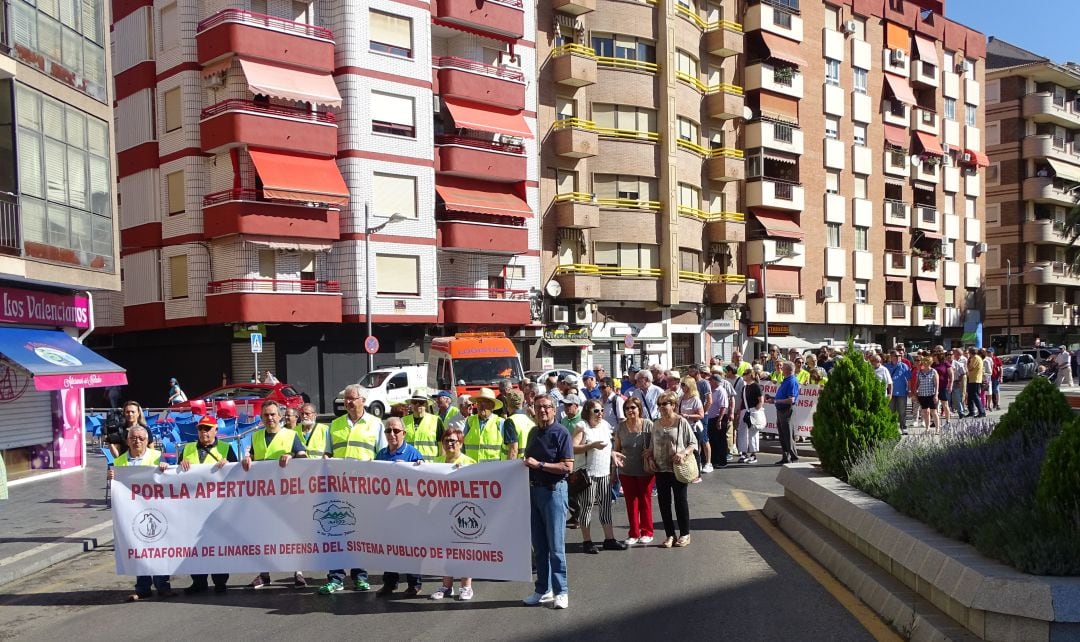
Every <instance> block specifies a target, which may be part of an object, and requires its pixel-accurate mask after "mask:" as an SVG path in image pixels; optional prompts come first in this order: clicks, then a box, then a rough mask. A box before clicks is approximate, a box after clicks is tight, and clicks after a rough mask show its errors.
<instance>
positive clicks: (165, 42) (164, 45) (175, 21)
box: [160, 2, 180, 51]
mask: <svg viewBox="0 0 1080 642" xmlns="http://www.w3.org/2000/svg"><path fill="white" fill-rule="evenodd" d="M160 19H161V39H160V42H161V50H162V51H169V50H170V49H173V48H175V47H179V46H180V14H179V12H178V11H177V9H176V3H175V2H174V3H172V4H169V5H165V6H164V7H162V8H161V13H160Z"/></svg>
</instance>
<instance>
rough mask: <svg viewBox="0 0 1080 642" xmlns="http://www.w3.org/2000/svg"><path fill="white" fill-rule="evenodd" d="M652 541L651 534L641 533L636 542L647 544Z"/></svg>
mask: <svg viewBox="0 0 1080 642" xmlns="http://www.w3.org/2000/svg"><path fill="white" fill-rule="evenodd" d="M652 542H653V536H652V535H642V536H641V537H639V538H638V543H639V544H646V545H648V544H652Z"/></svg>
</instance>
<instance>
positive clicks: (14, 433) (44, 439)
mask: <svg viewBox="0 0 1080 642" xmlns="http://www.w3.org/2000/svg"><path fill="white" fill-rule="evenodd" d="M8 367H9V368H10V373H9V374H6V375H5V378H6V379H7V381H8V382H9V383H10V385H11V386H12V390H13V391H19V390H22V394H20V395H18V396H17V397H12V398H10V399H5V401H4V403H3V404H0V450H9V449H12V448H23V447H25V446H36V445H38V444H49V443H52V441H53V425H52V417H53V415H52V393H51V392H49V391H47V390H36V389H35V388H34V384H33V382H32V381H30V373H29V372H27V371H25V370H23V369H22V368H19V367H16V366H8ZM23 384H25V388H24V387H23Z"/></svg>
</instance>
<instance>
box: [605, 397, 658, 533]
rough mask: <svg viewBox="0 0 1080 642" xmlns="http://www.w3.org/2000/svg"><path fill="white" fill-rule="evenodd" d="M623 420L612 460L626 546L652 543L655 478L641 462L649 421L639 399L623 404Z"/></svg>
mask: <svg viewBox="0 0 1080 642" xmlns="http://www.w3.org/2000/svg"><path fill="white" fill-rule="evenodd" d="M623 413H625V415H626V419H623V420H622V421H620V422H619V425H618V426H616V428H615V449H614V451H612V454H611V458H612V459H613V460H614V461H615V465H616V466H618V467H619V479H621V480H622V487H623V499H625V500H626V519H627V521H629V523H630V533H629V536H628V537H627V538H626V539H625V540H624V543H625V544H626V545H628V546H633V545H634V544H651V543H652V541H653V517H652V492H653V488H654V486H653V484H654V483H655V481H656V480H655V478H654V477H653V475H652V473H650V472H647V471H646V470H645V465H644V461H643V459H642V457H643V455H644V453H645V447H646V445H647V443H648V441H649V431H651V430H652V425H653V424H652V421H650V420H648V419H646V418H645V412H644V411H643V409H642V406H641V400H640V399H638V398H637V397H630V398H629V399H627V400H626V403H625V404H624V405H623Z"/></svg>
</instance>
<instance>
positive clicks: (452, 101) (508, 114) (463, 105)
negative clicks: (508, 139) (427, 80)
mask: <svg viewBox="0 0 1080 642" xmlns="http://www.w3.org/2000/svg"><path fill="white" fill-rule="evenodd" d="M442 101H443V103H444V104H445V105H446V106H447V108H449V109H450V115H451V116H452V117H453V119H454V125H455V126H457V127H464V128H465V129H475V130H478V131H482V132H490V133H492V134H508V135H510V136H520V137H521V138H532V137H533V134H532V132H531V131H529V124H528V123H526V122H525V116H524V114H522V113H521V112H520V111H515V110H513V109H502V108H499V107H492V106H490V105H479V104H477V103H470V102H468V101H466V100H461V99H459V98H453V97H450V96H443V97H442Z"/></svg>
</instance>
